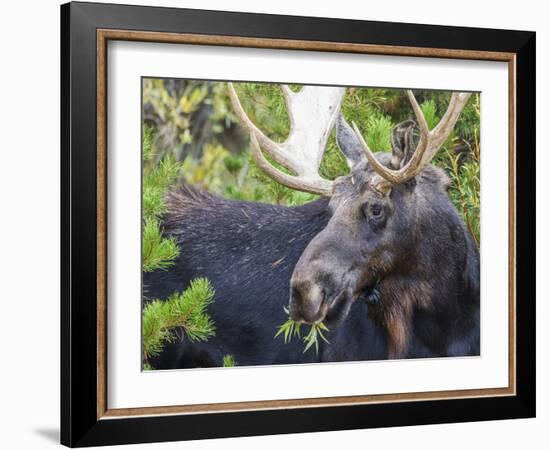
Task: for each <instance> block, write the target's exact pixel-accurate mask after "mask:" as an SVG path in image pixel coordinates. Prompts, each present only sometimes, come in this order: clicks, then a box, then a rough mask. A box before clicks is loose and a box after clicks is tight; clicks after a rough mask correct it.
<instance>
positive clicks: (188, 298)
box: [142, 278, 215, 362]
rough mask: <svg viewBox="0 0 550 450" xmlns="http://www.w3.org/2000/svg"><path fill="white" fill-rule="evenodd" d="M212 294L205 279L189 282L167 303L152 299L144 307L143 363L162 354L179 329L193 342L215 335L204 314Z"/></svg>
mask: <svg viewBox="0 0 550 450" xmlns="http://www.w3.org/2000/svg"><path fill="white" fill-rule="evenodd" d="M214 294H215V291H214V289H213V287H212V285H211V284H210V282H209V281H208V280H207V279H206V278H197V279H195V280H193V281H191V284H190V286H189V287H188V288H187V289H186V290H185V291H183V292H174V293H173V294H172V295H170V297H168V298H167V299H166V300H152V301H151V302H149V303H147V304H146V305H145V306H144V308H143V318H142V339H143V342H142V348H143V359H144V361H145V362H147V360H148V359H149V358H150V357H152V356H156V355H158V354H160V353H161V351H162V349H163V347H164V345H165V344H166V343H167V342H173V341H174V340H175V339H176V337H177V334H176V332H175V330H178V329H179V330H182V331H183V332H184V333H185V336H186V337H187V338H188V339H190V340H192V341H205V340H207V339H208V338H209V337H211V336H214V335H215V326H214V323H213V322H212V319H211V318H210V316H209V315H208V314H207V312H206V308H207V307H208V305H209V304H211V303H212V300H213V298H214Z"/></svg>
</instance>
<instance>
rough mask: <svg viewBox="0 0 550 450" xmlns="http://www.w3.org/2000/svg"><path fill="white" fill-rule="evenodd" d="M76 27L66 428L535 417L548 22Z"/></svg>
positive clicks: (94, 438)
mask: <svg viewBox="0 0 550 450" xmlns="http://www.w3.org/2000/svg"><path fill="white" fill-rule="evenodd" d="M61 26H62V29H61V39H62V40H61V55H62V71H61V72H62V80H61V83H62V97H61V111H62V129H61V138H62V157H61V169H62V170H61V172H62V198H61V200H62V205H63V208H62V248H61V253H62V280H61V282H62V299H61V300H62V317H61V353H62V379H61V385H62V398H61V408H62V411H61V416H62V423H61V429H62V433H61V440H62V443H63V444H65V445H68V446H91V445H105V444H123V443H138V442H155V441H169V440H185V439H203V438H214V437H229V436H246V435H263V434H276V433H295V432H312V431H325V430H343V429H353V428H367V427H384V426H399V425H415V424H427V423H444V422H461V421H479V420H492V419H507V418H519V417H524V418H525V417H533V416H534V415H535V320H534V319H535V293H534V291H535V289H534V287H535V282H534V277H535V275H534V274H535V270H534V265H535V258H534V249H535V233H534V227H535V221H534V217H535V189H534V186H535V182H534V174H535V170H534V168H535V82H534V81H535V34H534V33H532V32H526V31H507V30H489V29H476V28H457V27H445V26H427V25H413V24H399V23H381V22H365V21H351V20H340V19H321V18H308V17H291V16H271V15H259V14H248V13H229V12H214V11H201V10H189V9H169V8H153V7H137V6H125V5H109V4H93V3H69V4H66V5H63V6H62V7H61Z"/></svg>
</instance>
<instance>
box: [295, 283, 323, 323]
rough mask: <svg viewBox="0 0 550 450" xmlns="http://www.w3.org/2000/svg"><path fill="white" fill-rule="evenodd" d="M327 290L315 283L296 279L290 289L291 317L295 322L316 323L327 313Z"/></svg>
mask: <svg viewBox="0 0 550 450" xmlns="http://www.w3.org/2000/svg"><path fill="white" fill-rule="evenodd" d="M324 302H325V292H324V290H323V289H322V288H321V287H320V286H319V285H318V284H315V283H311V282H308V281H301V282H300V281H294V282H293V283H292V286H291V289H290V310H289V311H290V318H291V319H292V320H294V321H295V322H302V321H303V322H306V323H315V322H317V321H319V320H322V319H323V316H324V315H325V314H326V311H325V309H326V308H325V307H324Z"/></svg>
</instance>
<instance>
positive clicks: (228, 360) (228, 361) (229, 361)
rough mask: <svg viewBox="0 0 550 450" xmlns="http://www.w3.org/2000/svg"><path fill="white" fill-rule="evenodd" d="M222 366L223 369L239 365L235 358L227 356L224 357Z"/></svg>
mask: <svg viewBox="0 0 550 450" xmlns="http://www.w3.org/2000/svg"><path fill="white" fill-rule="evenodd" d="M222 365H223V367H235V366H236V365H237V362H236V361H235V358H233V356H232V355H225V356H224V357H223V362H222Z"/></svg>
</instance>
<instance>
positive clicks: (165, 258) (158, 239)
mask: <svg viewBox="0 0 550 450" xmlns="http://www.w3.org/2000/svg"><path fill="white" fill-rule="evenodd" d="M141 254H142V270H143V271H144V272H152V271H153V270H158V269H166V268H168V267H170V266H171V265H172V264H174V260H175V259H176V258H177V257H178V255H179V248H178V245H177V244H176V241H175V239H174V238H165V237H163V236H162V232H161V229H160V225H159V223H158V220H157V219H154V218H153V219H149V220H146V221H145V224H144V225H143V237H142V251H141Z"/></svg>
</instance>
